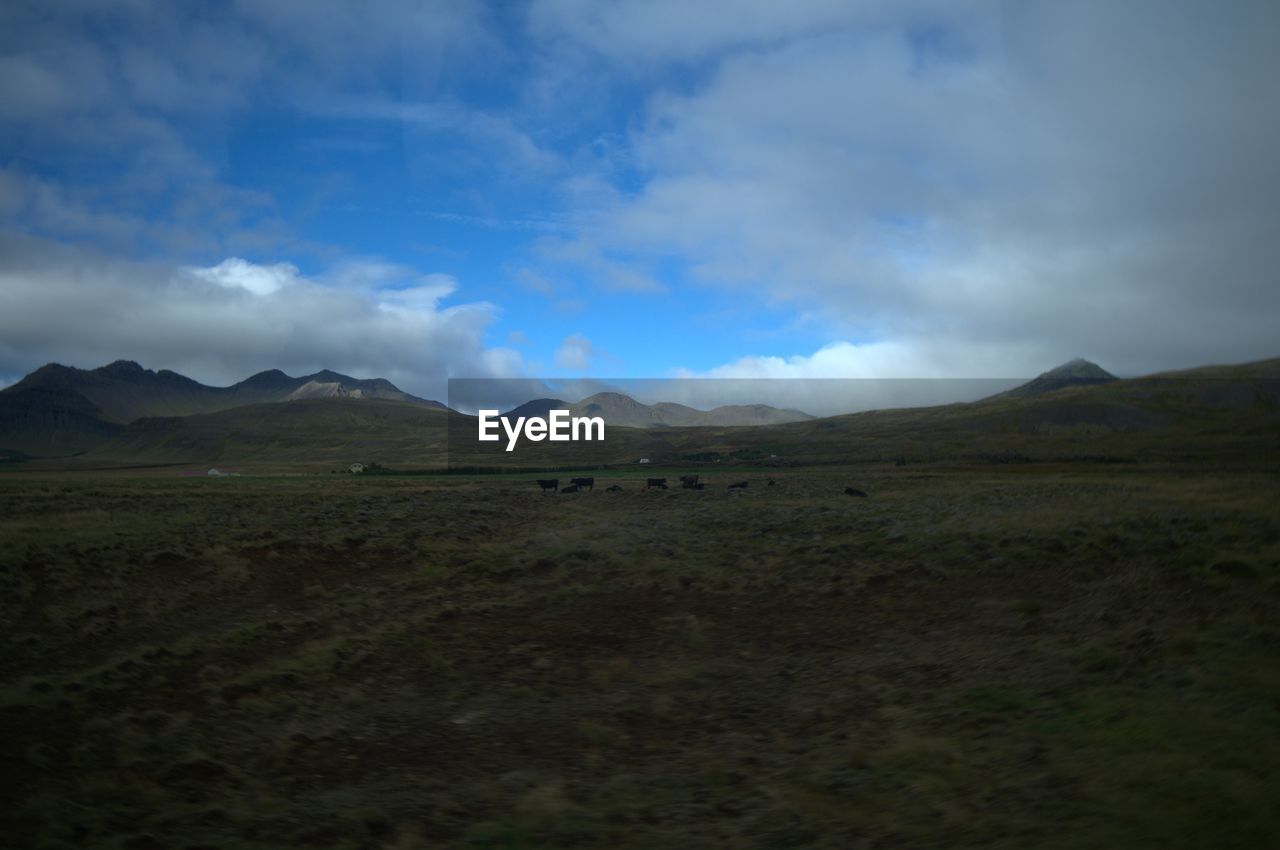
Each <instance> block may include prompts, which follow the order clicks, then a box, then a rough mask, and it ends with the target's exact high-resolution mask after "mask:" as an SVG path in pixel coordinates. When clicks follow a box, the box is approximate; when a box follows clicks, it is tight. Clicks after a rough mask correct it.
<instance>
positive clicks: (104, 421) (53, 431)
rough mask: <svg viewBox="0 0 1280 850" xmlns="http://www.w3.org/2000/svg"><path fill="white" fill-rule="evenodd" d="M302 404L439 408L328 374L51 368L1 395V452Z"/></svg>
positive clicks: (82, 444)
mask: <svg viewBox="0 0 1280 850" xmlns="http://www.w3.org/2000/svg"><path fill="white" fill-rule="evenodd" d="M303 398H347V399H381V400H388V401H396V402H401V403H405V404H410V405H415V406H419V407H427V408H433V409H441V410H442V409H444V405H442V404H440V402H437V401H431V400H428V399H424V398H419V397H418V396H415V395H411V394H410V393H406V392H403V391H402V390H400V389H399V388H398V387H396V386H395V385H394V384H392V383H391V382H390V381H388V380H386V379H384V378H368V379H362V378H352V377H350V376H349V375H343V374H341V373H339V372H334V371H331V370H328V369H325V370H322V371H320V372H316V373H314V374H311V375H304V376H302V377H298V378H294V377H290V376H289V375H286V374H285V373H284V372H281V371H280V370H279V369H271V370H268V371H265V372H259V373H258V374H256V375H253V376H251V377H249V378H246V379H245V380H243V381H240V382H238V383H235V384H232V385H231V386H228V387H213V386H207V385H205V384H202V383H200V382H199V381H195V380H192V379H191V378H188V377H186V376H185V375H180V374H178V373H177V372H173V371H170V370H168V369H161V370H159V371H153V370H151V369H144V368H143V367H142V366H140V365H139V364H137V363H135V362H134V361H132V360H116V361H115V362H113V363H108V364H107V365H106V366H101V367H99V368H97V369H78V368H75V367H71V366H63V365H62V364H59V363H49V364H47V365H45V366H41V367H40V368H39V369H37V370H35V371H34V372H32V373H31V374H29V375H27V376H26V377H25V378H23V379H22V380H21V381H18V382H17V383H16V384H14V385H13V386H11V387H8V388H6V389H4V390H0V450H5V451H7V452H8V453H10V454H15V455H27V454H31V455H41V456H57V455H65V454H75V453H77V452H81V451H85V450H87V449H88V448H90V447H92V446H94V445H97V444H98V443H100V442H102V440H103V439H105V438H107V437H110V436H113V435H115V434H117V433H119V431H120V430H121V429H122V427H123V426H125V425H128V424H129V423H131V422H135V421H137V420H139V419H142V418H145V417H183V416H193V415H198V414H208V413H217V412H220V411H224V410H230V409H233V408H236V407H243V406H245V405H253V404H269V403H279V402H285V401H295V400H298V399H303Z"/></svg>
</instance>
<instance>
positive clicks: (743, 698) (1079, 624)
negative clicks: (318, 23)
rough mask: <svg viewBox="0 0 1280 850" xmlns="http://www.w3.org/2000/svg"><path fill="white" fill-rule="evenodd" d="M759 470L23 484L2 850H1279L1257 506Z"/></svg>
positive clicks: (1264, 497)
mask: <svg viewBox="0 0 1280 850" xmlns="http://www.w3.org/2000/svg"><path fill="white" fill-rule="evenodd" d="M747 477H749V478H750V479H751V486H750V488H749V489H748V490H747V492H745V493H742V494H731V493H729V492H727V491H726V490H725V489H723V487H724V484H725V483H728V479H727V478H726V479H725V480H724V481H719V482H716V483H715V484H713V486H712V488H710V489H708V490H706V491H704V492H692V491H680V490H671V491H666V492H662V491H654V492H644V491H642V490H641V489H640V482H639V481H637V480H623V481H622V484H623V486H624V487H625V488H626V489H625V490H624V491H623V492H621V493H607V492H604V491H603V488H597V489H596V490H595V491H594V492H587V493H580V494H576V495H572V496H567V495H557V496H542V495H540V494H539V493H538V492H537V490H536V487H535V486H534V485H533V483H532V482H530V481H520V480H511V479H504V480H474V481H463V480H455V479H448V478H441V479H413V478H403V479H401V478H365V479H360V478H349V477H345V476H331V475H319V476H308V477H299V478H277V479H258V478H250V477H244V478H224V479H179V478H165V479H160V478H153V479H145V478H121V477H116V478H112V477H106V476H103V475H97V476H91V475H85V474H75V475H73V474H65V475H60V476H48V477H44V478H21V477H18V476H17V475H8V476H4V477H3V478H0V594H2V596H0V630H2V633H0V636H2V637H3V640H4V642H5V647H6V651H5V653H4V655H3V656H2V657H0V728H2V729H3V735H0V770H2V771H3V773H2V774H0V795H3V799H0V819H2V821H3V822H0V828H2V829H3V834H4V836H5V841H4V843H5V844H6V845H7V846H14V847H49V848H53V847H90V846H92V847H121V848H184V847H189V848H196V847H261V848H278V847H284V846H311V847H351V848H357V847H369V848H376V847H395V848H415V847H422V848H426V847H492V848H551V847H634V848H649V847H689V848H692V847H761V848H780V847H825V848H857V847H977V846H984V847H990V846H1004V847H1019V848H1021V847H1062V848H1068V847H1153V848H1154V847H1160V848H1171V847H1196V848H1203V847H1215V848H1235V847H1238V848H1249V850H1255V848H1259V847H1264V846H1274V845H1275V844H1276V843H1277V842H1278V841H1280V815H1277V810H1276V808H1275V806H1274V803H1275V800H1276V799H1280V779H1278V778H1277V773H1276V771H1275V767H1276V765H1277V764H1280V664H1277V663H1276V662H1277V657H1278V655H1280V630H1278V629H1277V626H1276V617H1275V613H1276V609H1277V603H1278V602H1280V583H1278V581H1277V570H1278V564H1280V481H1278V480H1277V478H1276V476H1275V475H1274V473H1264V472H1248V471H1238V470H1236V471H1215V470H1212V469H1207V468H1168V467H1154V466H1148V465H1145V464H1138V465H1113V466H1098V467H1087V466H1081V465H1079V464H1077V465H1075V466H1074V467H1073V468H1070V469H1068V468H1059V469H1054V468H1048V467H1037V466H1033V465H1031V466H1005V467H988V468H968V469H965V468H940V467H939V468H933V467H927V466H922V467H915V466H908V467H900V468H899V467H893V466H885V467H874V468H871V469H870V471H869V470H868V468H866V467H863V468H860V469H856V470H854V469H847V470H831V469H828V470H824V471H822V472H820V473H818V472H804V471H792V472H787V473H778V474H776V475H774V477H775V478H776V479H777V485H776V486H774V487H768V486H766V482H765V479H764V476H763V475H761V474H758V473H756V474H752V475H749V476H747ZM849 485H853V486H856V487H860V488H862V489H864V490H866V491H868V492H869V493H870V496H869V497H868V498H865V499H862V498H851V497H848V496H845V495H844V494H843V492H842V491H843V489H844V487H846V486H849Z"/></svg>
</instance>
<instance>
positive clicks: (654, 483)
mask: <svg viewBox="0 0 1280 850" xmlns="http://www.w3.org/2000/svg"><path fill="white" fill-rule="evenodd" d="M650 487H659V488H661V489H663V490H665V489H667V479H665V478H650V479H648V480H647V481H646V482H645V485H644V489H646V490H648V489H649V488H650Z"/></svg>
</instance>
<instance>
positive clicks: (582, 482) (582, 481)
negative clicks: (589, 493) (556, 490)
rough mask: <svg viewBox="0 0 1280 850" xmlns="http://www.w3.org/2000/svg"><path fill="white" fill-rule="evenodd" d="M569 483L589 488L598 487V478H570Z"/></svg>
mask: <svg viewBox="0 0 1280 850" xmlns="http://www.w3.org/2000/svg"><path fill="white" fill-rule="evenodd" d="M569 483H570V484H573V485H575V486H578V487H586V488H587V489H588V490H594V489H596V480H595V479H594V478H570V479H569Z"/></svg>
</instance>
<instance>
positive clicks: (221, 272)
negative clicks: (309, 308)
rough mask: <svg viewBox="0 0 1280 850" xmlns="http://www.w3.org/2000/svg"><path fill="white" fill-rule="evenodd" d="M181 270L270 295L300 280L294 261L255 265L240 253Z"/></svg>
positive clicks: (237, 287) (238, 287)
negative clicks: (218, 260) (211, 262)
mask: <svg viewBox="0 0 1280 850" xmlns="http://www.w3.org/2000/svg"><path fill="white" fill-rule="evenodd" d="M182 271H183V273H185V274H187V275H190V276H191V277H193V278H195V279H197V280H203V281H206V282H208V283H216V284H217V285H218V286H221V287H225V288H226V289H243V290H244V291H245V292H251V293H253V294H254V295H271V294H272V293H274V292H279V291H280V290H281V289H283V288H284V287H286V286H289V285H291V284H293V283H296V282H297V281H298V267H297V266H295V265H293V264H292V263H274V264H272V265H256V264H254V263H250V262H247V261H246V260H242V259H240V258H239V257H228V258H227V259H225V260H223V261H222V262H220V263H218V264H217V265H216V266H212V267H210V268H198V267H195V266H187V267H185V268H183V269H182Z"/></svg>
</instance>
